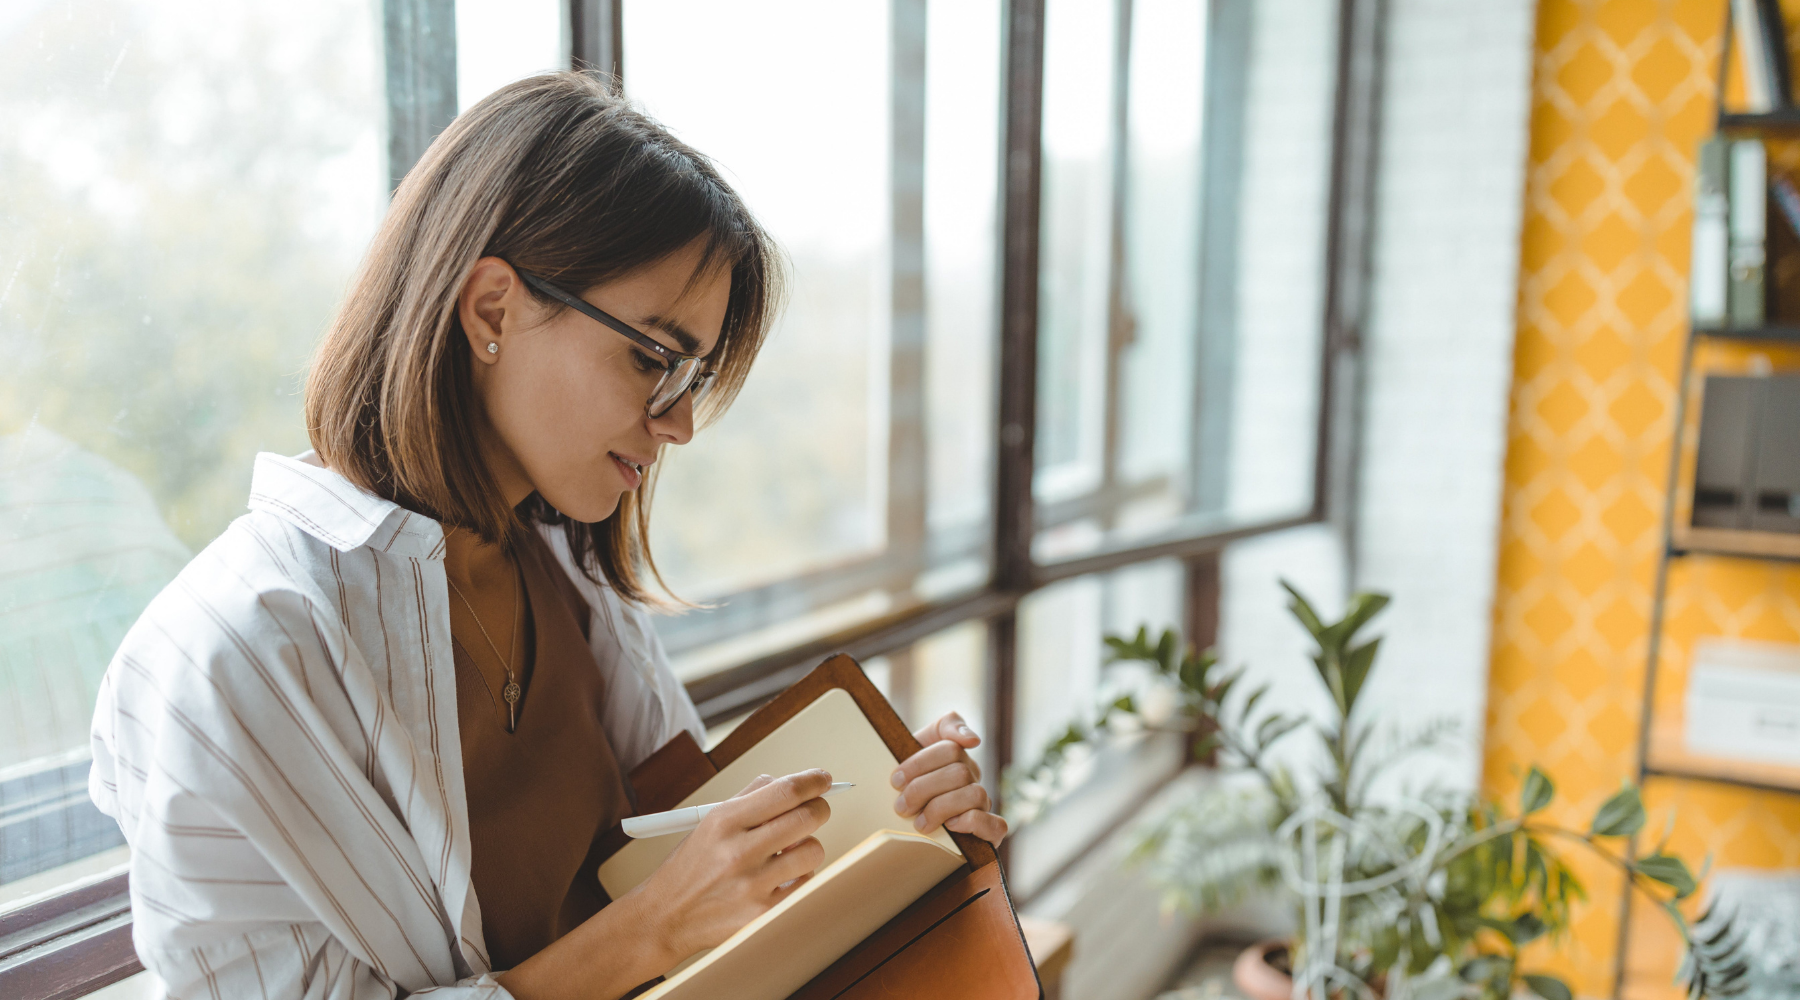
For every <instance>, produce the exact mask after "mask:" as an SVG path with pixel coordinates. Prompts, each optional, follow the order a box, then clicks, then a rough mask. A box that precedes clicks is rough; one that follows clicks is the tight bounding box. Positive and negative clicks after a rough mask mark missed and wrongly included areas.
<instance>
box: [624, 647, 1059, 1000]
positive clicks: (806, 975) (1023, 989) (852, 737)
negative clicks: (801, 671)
mask: <svg viewBox="0 0 1800 1000" xmlns="http://www.w3.org/2000/svg"><path fill="white" fill-rule="evenodd" d="M919 749H920V747H919V744H918V741H917V740H915V739H913V736H912V734H911V733H910V732H909V731H907V728H906V726H905V724H904V723H902V722H901V721H900V717H899V716H898V715H896V714H895V713H894V710H893V708H892V707H891V706H889V705H888V703H887V700H886V699H885V698H883V697H882V695H881V692H880V691H878V690H876V688H875V685H874V684H872V683H870V681H869V679H868V678H867V677H866V676H864V674H863V672H862V668H861V667H859V666H857V664H856V661H855V660H852V659H851V658H850V657H848V656H844V655H841V654H840V655H838V656H834V657H832V658H830V659H828V660H826V661H825V662H824V663H822V664H820V665H819V666H818V667H817V668H815V669H814V670H813V671H812V672H811V673H809V674H807V675H806V676H805V677H804V678H802V679H801V680H800V681H799V682H797V683H796V684H794V686H792V687H790V688H788V689H787V690H786V691H784V692H782V693H781V694H780V695H778V696H777V697H776V698H775V700H774V701H771V702H769V703H768V704H767V705H764V706H763V707H762V708H760V709H758V710H757V711H756V712H754V713H753V714H752V715H751V716H750V717H749V718H747V719H745V720H744V721H743V722H742V723H740V724H739V725H738V727H737V728H735V729H733V730H732V731H731V733H730V734H729V735H727V736H726V737H725V739H724V740H723V741H721V742H720V743H719V745H718V746H717V747H715V748H713V749H712V750H711V751H710V752H702V751H701V750H700V747H699V746H698V745H697V744H695V742H694V740H693V738H692V737H691V736H689V735H687V734H686V733H683V734H681V735H680V736H678V737H676V738H675V739H674V740H671V741H670V742H669V743H668V745H666V746H664V747H662V748H661V749H659V750H657V751H656V753H654V754H652V755H651V756H650V758H649V759H648V760H646V761H644V762H643V763H642V764H640V765H638V767H636V768H635V769H633V771H632V773H631V779H630V780H631V784H632V789H633V791H634V792H635V793H636V807H637V812H638V814H640V815H641V814H644V813H651V812H659V811H662V810H665V809H671V808H678V807H681V806H684V805H690V804H693V803H691V802H688V801H687V800H688V799H690V798H692V799H694V800H695V801H702V800H704V801H714V800H716V799H719V798H724V797H727V796H729V795H730V794H732V793H734V792H736V791H737V790H738V788H741V787H742V786H743V785H744V784H746V783H748V780H749V777H753V776H754V775H755V774H757V773H791V772H792V771H795V770H801V769H804V768H806V767H824V768H826V769H827V770H830V771H831V772H832V777H833V778H834V779H836V780H840V781H854V782H857V785H858V787H857V788H855V789H852V790H851V791H849V792H846V793H845V794H843V795H841V796H839V797H837V798H834V799H833V800H832V817H833V819H832V820H831V821H829V822H827V823H826V825H825V827H823V828H822V829H821V830H820V832H819V834H818V837H819V840H820V843H821V844H822V845H823V846H824V847H825V857H826V861H825V864H824V865H823V866H822V867H821V868H820V870H819V871H818V872H817V873H816V874H815V875H814V876H813V879H812V880H811V881H809V882H808V883H807V884H805V885H803V886H802V887H801V888H800V889H799V890H798V891H796V892H795V893H793V894H792V895H790V896H789V897H787V899H785V900H784V901H783V902H782V903H781V904H779V905H777V906H776V907H775V908H774V909H772V910H770V911H768V913H765V914H764V915H763V916H762V917H759V918H758V919H757V920H755V921H752V922H751V923H750V924H749V925H748V926H746V927H745V928H744V929H743V930H741V931H739V932H738V934H736V935H733V936H732V938H731V939H729V940H727V941H726V942H724V943H723V944H721V945H720V946H719V947H718V948H715V949H712V950H711V951H710V952H707V953H703V954H702V955H699V956H695V957H693V958H691V959H689V960H688V961H687V962H685V963H684V964H683V965H681V966H678V967H677V968H676V969H675V970H674V971H672V972H671V973H670V974H669V976H668V977H667V978H666V979H665V980H663V981H662V982H661V983H659V984H655V985H652V986H650V987H649V988H648V990H647V991H646V992H644V993H642V994H634V996H641V998H642V1000H652V998H655V1000H662V998H667V1000H686V998H689V997H693V998H700V997H713V996H725V995H729V996H732V997H733V998H734V1000H874V998H877V997H890V996H907V997H911V996H919V997H924V996H929V997H944V998H961V997H967V998H971V1000H973V998H983V1000H987V998H993V1000H1030V998H1040V997H1041V996H1042V995H1043V991H1042V989H1041V987H1040V986H1039V983H1038V978H1037V970H1036V968H1035V967H1034V965H1033V964H1032V961H1031V956H1030V953H1029V952H1028V951H1027V949H1026V946H1025V939H1024V935H1023V934H1022V932H1021V931H1020V929H1019V923H1018V918H1017V917H1016V916H1015V915H1014V913H1013V909H1012V903H1011V901H1010V899H1009V898H1008V896H1007V892H1006V882H1005V879H1004V878H1003V876H1002V873H1001V871H1000V863H999V859H998V858H997V856H996V855H995V852H994V849H993V847H992V846H990V845H989V844H988V843H987V842H986V841H983V840H981V839H979V838H977V837H971V836H968V835H966V834H961V833H955V832H952V831H947V830H943V829H942V828H940V829H939V830H937V831H936V832H935V833H933V834H932V835H931V836H929V837H926V836H919V835H917V834H915V833H913V832H912V830H911V827H910V824H907V823H906V822H905V821H904V820H900V819H899V818H898V817H894V816H893V815H892V812H893V790H892V788H891V787H890V786H889V785H888V775H889V774H891V773H892V771H893V769H894V767H895V765H896V764H898V763H899V762H900V761H901V760H904V759H905V758H907V757H910V756H911V755H912V754H914V753H917V752H918V750H919ZM726 786H731V787H730V789H729V791H725V792H724V793H723V794H721V793H720V789H721V788H724V787H726ZM865 798H866V799H867V801H866V802H865V801H863V800H864V799H865ZM889 819H892V821H893V823H894V826H895V827H896V829H892V830H890V829H882V828H881V827H882V826H883V825H884V824H886V823H887V821H888V820H889ZM834 823H836V824H838V825H837V826H836V827H835V828H834V826H833V824H834ZM901 828H903V829H901ZM683 836H685V834H672V835H670V836H668V837H657V838H650V839H646V840H630V839H629V838H627V837H626V836H625V833H624V830H623V828H617V827H616V828H614V829H613V830H612V831H611V832H610V833H609V834H608V835H607V837H606V838H605V840H604V841H603V843H602V845H601V857H602V861H601V864H600V873H599V875H600V881H601V883H602V885H603V886H604V887H605V888H606V890H607V892H608V893H609V894H610V895H612V896H614V898H617V896H618V895H620V894H622V893H624V892H626V891H629V890H630V888H631V887H633V886H635V885H637V884H639V883H640V882H642V880H643V879H644V878H646V877H648V876H649V874H650V873H651V872H653V871H654V870H655V869H656V867H657V865H659V864H660V863H661V861H662V858H664V857H666V856H667V854H668V853H669V852H670V851H672V850H673V849H674V847H675V845H676V844H677V843H678V842H679V841H680V839H681V838H682V837H683Z"/></svg>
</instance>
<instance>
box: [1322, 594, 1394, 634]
mask: <svg viewBox="0 0 1800 1000" xmlns="http://www.w3.org/2000/svg"><path fill="white" fill-rule="evenodd" d="M1391 600H1392V598H1390V597H1388V595H1386V594H1377V593H1373V592H1370V591H1363V592H1362V593H1359V594H1356V595H1355V596H1353V597H1351V598H1350V610H1349V611H1347V612H1345V614H1344V619H1343V621H1340V622H1338V623H1337V624H1336V625H1333V626H1331V631H1332V633H1333V634H1334V636H1335V637H1336V638H1337V640H1338V641H1339V642H1344V643H1347V642H1349V641H1350V637H1351V636H1353V635H1355V634H1356V633H1357V631H1358V630H1359V629H1361V628H1362V627H1363V626H1364V625H1367V624H1368V623H1369V619H1371V618H1374V617H1375V616H1376V615H1378V614H1381V610H1382V609H1383V608H1385V607H1387V606H1388V603H1389V601H1391Z"/></svg>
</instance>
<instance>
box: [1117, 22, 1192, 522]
mask: <svg viewBox="0 0 1800 1000" xmlns="http://www.w3.org/2000/svg"><path fill="white" fill-rule="evenodd" d="M1205 9H1206V8H1205V5H1203V4H1197V3H1191V2H1189V0H1133V3H1132V6H1131V19H1132V21H1131V69H1130V74H1129V80H1130V83H1129V102H1130V103H1129V105H1128V108H1127V112H1126V119H1125V120H1126V126H1127V130H1126V135H1127V147H1126V157H1127V159H1126V162H1127V168H1126V171H1127V172H1126V178H1125V183H1126V209H1125V275H1124V289H1123V294H1124V297H1125V307H1126V309H1127V310H1128V311H1129V314H1130V316H1131V323H1130V327H1129V335H1128V338H1127V341H1126V344H1125V345H1124V349H1123V354H1122V358H1121V364H1122V366H1123V379H1124V391H1123V392H1122V394H1121V397H1120V400H1119V408H1120V417H1121V419H1122V421H1123V427H1122V433H1121V435H1120V439H1119V449H1120V455H1119V464H1120V469H1119V474H1120V478H1121V479H1122V480H1123V481H1125V482H1126V483H1130V484H1134V485H1138V486H1139V487H1140V492H1141V497H1140V499H1144V498H1148V497H1152V496H1155V497H1159V498H1162V499H1164V500H1165V503H1166V506H1167V507H1168V508H1169V509H1170V511H1171V512H1173V511H1174V510H1178V509H1179V508H1180V507H1181V506H1182V505H1184V503H1185V502H1186V501H1187V499H1188V497H1187V494H1188V490H1187V489H1186V485H1187V484H1186V482H1185V481H1184V480H1185V477H1184V472H1185V470H1186V468H1187V465H1188V459H1189V455H1190V447H1191V440H1192V426H1193V386H1194V361H1195V357H1194V341H1195V340H1196V334H1197V333H1198V332H1199V330H1198V324H1199V311H1198V307H1199V303H1200V289H1199V282H1198V280H1197V278H1198V276H1199V274H1200V114H1201V107H1200V97H1201V89H1202V87H1203V86H1204V82H1203V81H1202V79H1201V75H1200V71H1201V63H1202V60H1203V57H1204V50H1203V46H1204V44H1205V32H1206V26H1205Z"/></svg>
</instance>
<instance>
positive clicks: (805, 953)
mask: <svg viewBox="0 0 1800 1000" xmlns="http://www.w3.org/2000/svg"><path fill="white" fill-rule="evenodd" d="M962 862H963V858H962V855H961V854H958V853H956V852H955V851H953V850H945V849H944V846H943V845H942V844H940V843H938V842H937V841H936V840H934V839H932V838H930V837H922V836H919V835H917V834H910V833H896V832H893V831H890V830H881V831H877V832H875V833H873V834H870V835H869V837H868V839H867V840H865V841H863V842H862V843H861V844H859V845H858V846H857V847H855V848H854V849H852V850H851V851H850V852H849V853H847V854H845V855H844V856H843V857H842V858H839V859H838V862H837V864H835V865H831V866H828V867H826V868H823V869H821V870H820V871H819V874H818V875H816V876H814V877H813V879H812V881H810V882H808V883H806V884H805V885H803V886H801V887H800V888H799V889H797V890H795V892H794V894H793V895H792V896H789V897H788V898H786V899H784V900H782V901H781V904H780V905H779V906H776V907H775V908H774V909H771V910H770V911H768V912H767V913H765V914H763V915H762V916H760V917H758V918H756V919H755V920H752V921H751V922H750V923H748V924H746V925H745V926H744V928H743V929H742V930H740V931H738V932H737V933H736V934H733V935H732V936H731V937H729V938H727V939H726V940H725V943H724V944H721V945H719V947H717V948H714V949H713V950H712V951H710V952H707V953H706V955H705V957H703V958H701V959H700V960H699V961H696V962H694V963H693V964H692V965H690V966H689V967H687V968H685V969H683V970H682V971H681V972H679V973H677V974H675V975H674V976H672V977H670V978H669V980H668V981H667V982H665V983H662V984H661V985H659V986H657V987H656V988H655V989H653V990H651V991H650V992H649V993H647V994H645V995H644V997H643V1000H652V998H655V1000H664V998H667V1000H677V998H688V997H692V998H694V1000H702V998H704V1000H714V998H717V997H731V998H732V1000H782V998H784V997H787V996H789V995H791V994H792V993H793V992H794V991H795V990H798V989H799V988H800V987H802V986H805V985H806V984H807V983H808V982H810V981H811V980H812V978H813V977H814V976H816V975H818V974H819V973H821V972H824V971H825V970H826V969H828V968H830V967H831V963H833V962H835V961H837V960H838V959H839V958H840V957H841V956H843V955H844V954H845V953H846V952H848V951H849V950H850V949H852V948H854V947H856V946H857V945H858V944H859V943H861V942H862V940H863V939H864V938H866V937H868V936H869V935H870V934H873V933H875V932H876V931H878V930H880V929H881V926H882V925H883V924H885V923H887V922H888V921H889V920H892V919H893V918H895V917H896V916H899V915H900V912H901V911H902V910H904V909H906V908H907V907H908V906H911V905H912V903H913V901H914V900H916V899H918V898H919V897H920V896H923V895H924V894H925V893H926V892H927V891H929V890H930V889H931V887H932V886H934V885H937V884H938V883H939V882H940V881H942V880H943V879H944V877H945V876H946V875H949V874H950V873H951V872H953V871H955V870H956V869H957V868H958V867H960V866H961V865H962Z"/></svg>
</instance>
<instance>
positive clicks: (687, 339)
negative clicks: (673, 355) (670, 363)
mask: <svg viewBox="0 0 1800 1000" xmlns="http://www.w3.org/2000/svg"><path fill="white" fill-rule="evenodd" d="M644 325H645V326H647V327H650V328H651V329H655V330H661V331H662V332H664V333H666V334H668V335H669V336H671V337H674V338H675V343H677V344H680V345H681V350H682V351H683V352H684V353H687V354H699V353H700V338H699V337H696V336H694V335H693V334H691V333H689V332H688V331H687V328H686V327H683V326H682V325H681V324H680V323H677V322H675V321H674V320H672V319H664V318H663V317H661V316H646V317H644Z"/></svg>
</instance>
